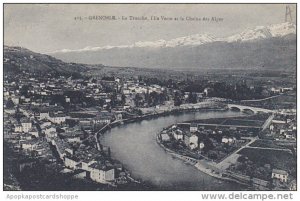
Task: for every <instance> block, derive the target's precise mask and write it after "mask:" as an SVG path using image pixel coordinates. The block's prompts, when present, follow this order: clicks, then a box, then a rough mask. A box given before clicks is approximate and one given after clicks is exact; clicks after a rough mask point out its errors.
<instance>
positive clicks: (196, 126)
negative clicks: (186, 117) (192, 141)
mask: <svg viewBox="0 0 300 201" xmlns="http://www.w3.org/2000/svg"><path fill="white" fill-rule="evenodd" d="M196 131H198V125H197V124H195V123H191V125H190V132H191V133H194V132H196Z"/></svg>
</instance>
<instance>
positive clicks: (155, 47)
mask: <svg viewBox="0 0 300 201" xmlns="http://www.w3.org/2000/svg"><path fill="white" fill-rule="evenodd" d="M50 55H52V56H54V57H56V58H59V59H61V60H63V61H66V62H76V63H87V64H100V63H101V64H104V65H109V66H133V67H147V68H193V69H195V68H196V69H197V68H239V69H243V68H247V67H252V68H253V67H255V68H261V67H264V68H275V67H278V68H280V67H283V68H294V67H295V66H296V25H295V24H293V23H289V22H286V23H282V24H275V25H270V26H258V27H255V28H253V29H247V30H245V31H243V32H241V33H238V34H234V35H232V36H229V37H224V38H218V37H214V36H212V35H210V34H195V35H190V36H185V37H179V38H175V39H171V40H168V41H166V40H163V39H161V40H157V41H139V42H135V43H134V44H131V45H121V46H104V47H86V48H83V49H76V50H70V49H63V50H59V51H55V52H52V53H50Z"/></svg>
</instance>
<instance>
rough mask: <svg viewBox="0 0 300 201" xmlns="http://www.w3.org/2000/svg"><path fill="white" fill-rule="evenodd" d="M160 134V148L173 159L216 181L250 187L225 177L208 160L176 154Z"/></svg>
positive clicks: (157, 139)
mask: <svg viewBox="0 0 300 201" xmlns="http://www.w3.org/2000/svg"><path fill="white" fill-rule="evenodd" d="M159 134H160V133H158V134H157V135H156V142H157V143H158V145H159V146H160V147H162V148H163V149H164V150H165V151H166V152H167V153H169V154H170V155H172V156H173V157H175V158H178V159H180V160H182V161H184V162H185V163H186V164H189V165H192V166H194V167H195V168H196V169H197V170H199V171H201V172H202V173H205V174H206V175H209V176H211V177H214V178H216V179H220V180H223V181H227V182H235V183H237V184H240V185H244V186H245V188H247V187H249V185H248V184H246V183H244V182H241V181H239V180H236V179H232V178H229V177H225V176H224V172H223V171H222V170H220V169H218V168H217V167H215V166H213V165H212V164H210V163H211V162H210V161H207V160H206V159H201V160H197V159H194V158H191V157H188V156H183V155H180V154H178V153H176V152H175V151H173V150H171V149H169V148H167V147H165V146H164V145H163V144H162V143H161V141H160V140H159ZM225 175H227V174H225Z"/></svg>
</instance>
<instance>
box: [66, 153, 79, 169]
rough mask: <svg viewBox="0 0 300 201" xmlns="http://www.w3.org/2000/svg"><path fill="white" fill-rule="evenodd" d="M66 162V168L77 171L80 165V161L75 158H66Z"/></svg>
mask: <svg viewBox="0 0 300 201" xmlns="http://www.w3.org/2000/svg"><path fill="white" fill-rule="evenodd" d="M64 162H65V166H66V167H68V168H71V169H76V166H77V165H78V164H79V163H80V160H79V158H77V157H75V156H65V160H64Z"/></svg>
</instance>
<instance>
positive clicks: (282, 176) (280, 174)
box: [272, 169, 288, 182]
mask: <svg viewBox="0 0 300 201" xmlns="http://www.w3.org/2000/svg"><path fill="white" fill-rule="evenodd" d="M272 179H279V180H280V181H281V182H287V179H288V173H287V172H286V171H285V170H279V169H273V170H272Z"/></svg>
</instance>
